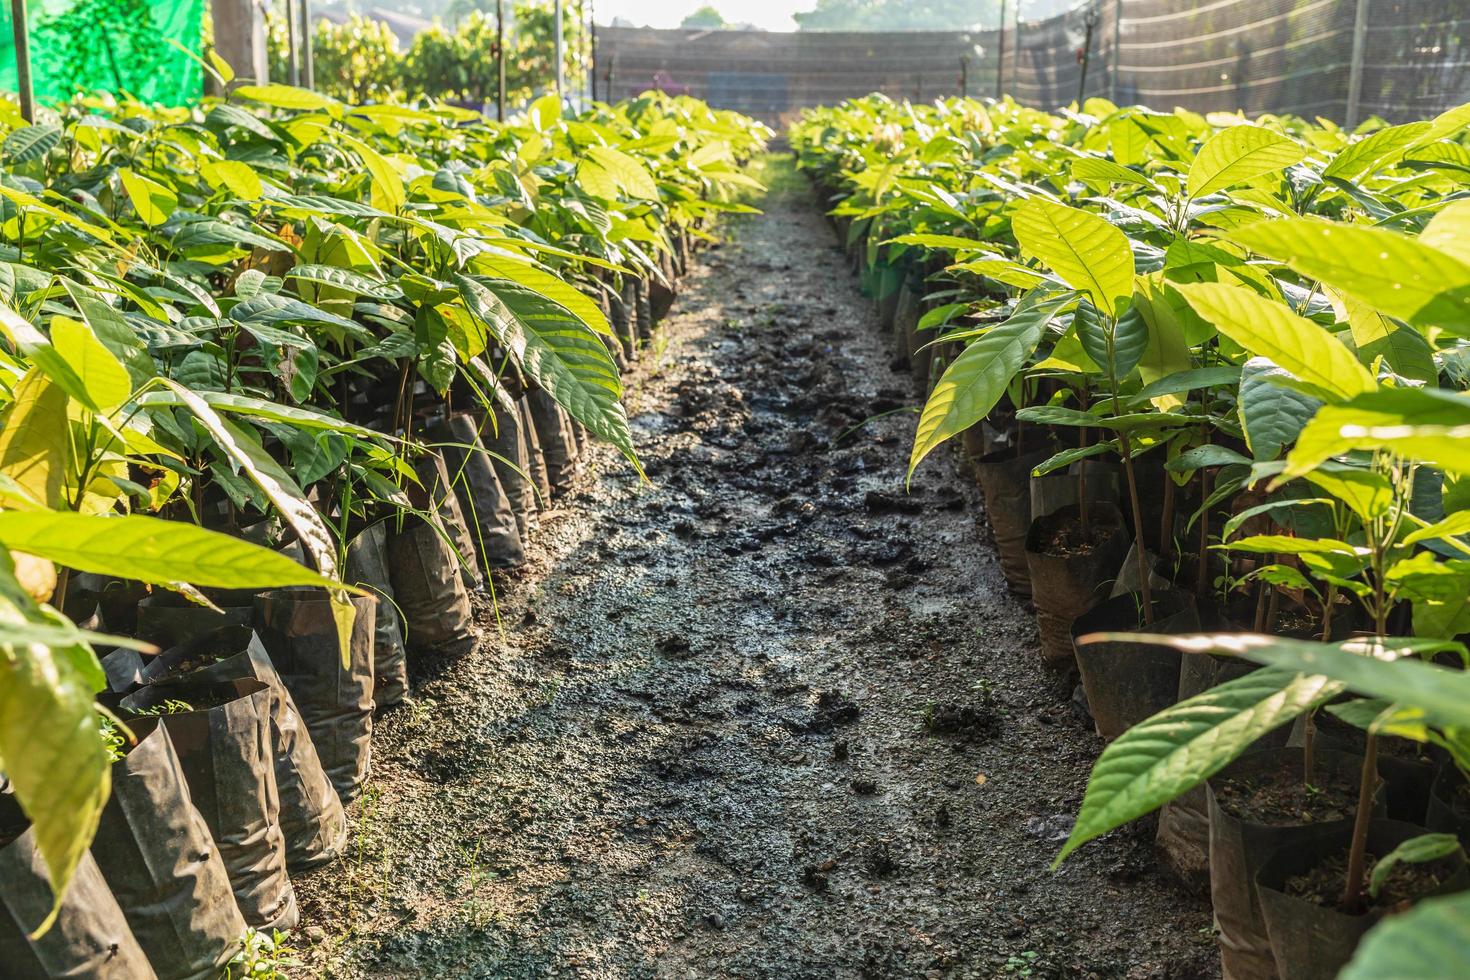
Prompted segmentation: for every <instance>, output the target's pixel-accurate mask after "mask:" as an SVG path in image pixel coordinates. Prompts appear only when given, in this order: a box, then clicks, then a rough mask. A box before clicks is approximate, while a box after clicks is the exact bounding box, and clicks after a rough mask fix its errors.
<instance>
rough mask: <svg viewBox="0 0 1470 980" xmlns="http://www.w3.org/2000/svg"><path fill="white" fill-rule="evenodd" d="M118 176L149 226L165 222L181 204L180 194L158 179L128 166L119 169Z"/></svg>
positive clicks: (139, 214)
mask: <svg viewBox="0 0 1470 980" xmlns="http://www.w3.org/2000/svg"><path fill="white" fill-rule="evenodd" d="M117 176H118V179H119V180H121V181H122V185H123V190H125V191H127V194H128V200H130V201H132V202H133V210H135V211H137V212H138V217H139V218H142V219H143V223H144V224H146V225H148V226H149V227H153V226H155V225H161V224H163V223H164V222H165V221H167V220H168V216H169V215H171V214H173V213H174V208H176V207H178V206H179V195H178V194H176V193H174V191H173V190H172V188H168V187H165V186H163V185H162V184H160V183H159V182H158V181H156V180H151V179H149V178H147V177H144V176H142V175H141V174H135V173H133V172H132V171H131V170H128V169H126V168H124V169H122V170H119V171H118V172H117Z"/></svg>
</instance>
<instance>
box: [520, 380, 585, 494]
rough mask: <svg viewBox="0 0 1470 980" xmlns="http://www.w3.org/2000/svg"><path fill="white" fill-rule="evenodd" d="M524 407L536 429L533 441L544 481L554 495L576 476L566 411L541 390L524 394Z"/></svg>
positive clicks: (574, 444)
mask: <svg viewBox="0 0 1470 980" xmlns="http://www.w3.org/2000/svg"><path fill="white" fill-rule="evenodd" d="M526 404H527V406H528V407H529V409H530V411H531V420H532V422H533V423H534V425H535V426H536V441H537V442H538V443H539V444H540V446H541V457H542V458H543V459H544V460H545V461H546V480H547V483H549V484H550V485H551V492H552V494H553V495H554V496H557V497H559V496H561V495H562V494H564V493H566V492H567V491H568V490H570V489H571V487H572V482H573V481H574V480H575V478H576V476H577V437H576V436H575V435H573V434H572V430H571V426H570V424H569V421H568V419H567V414H566V412H564V411H562V408H561V406H560V405H558V404H557V403H556V399H555V398H552V397H551V395H550V394H548V393H547V392H545V391H542V390H540V389H537V390H536V391H530V392H527V393H526Z"/></svg>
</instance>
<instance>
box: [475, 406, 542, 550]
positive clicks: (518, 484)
mask: <svg viewBox="0 0 1470 980" xmlns="http://www.w3.org/2000/svg"><path fill="white" fill-rule="evenodd" d="M493 414H494V419H493V420H492V419H491V418H490V417H488V416H487V417H486V418H485V420H484V424H483V425H480V426H479V431H480V444H481V445H482V446H484V447H485V448H486V449H488V450H490V452H492V453H494V454H495V457H492V458H491V461H490V462H491V466H492V467H493V468H494V469H495V475H496V477H498V478H499V480H500V486H501V488H502V489H504V490H505V497H506V500H507V501H508V502H509V504H510V509H511V512H512V514H513V515H514V516H515V522H516V531H517V532H518V533H519V534H520V538H521V547H522V549H523V550H524V548H525V547H526V546H527V545H529V544H530V543H531V516H532V515H533V514H535V513H536V488H535V486H534V485H533V484H532V483H531V480H530V472H531V469H530V466H531V454H530V452H529V451H528V449H527V447H526V440H525V436H524V435H522V433H521V413H520V412H519V411H517V410H516V408H515V404H514V403H511V404H510V405H509V406H502V405H500V404H499V403H498V402H497V404H496V407H495V409H494V413H493Z"/></svg>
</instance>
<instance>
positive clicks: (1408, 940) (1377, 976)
mask: <svg viewBox="0 0 1470 980" xmlns="http://www.w3.org/2000/svg"><path fill="white" fill-rule="evenodd" d="M1467 962H1470V893H1463V892H1462V893H1460V894H1457V895H1451V896H1449V897H1448V898H1431V899H1426V900H1424V901H1422V902H1419V903H1417V904H1416V905H1415V906H1414V907H1413V908H1411V909H1409V911H1407V912H1404V913H1402V914H1401V915H1391V916H1388V917H1387V918H1385V919H1383V920H1382V921H1381V922H1379V923H1378V924H1377V925H1376V926H1374V927H1373V928H1372V929H1370V930H1369V931H1368V934H1367V935H1366V936H1364V937H1363V941H1362V943H1360V944H1359V945H1358V949H1357V952H1355V953H1354V954H1353V958H1352V960H1351V961H1350V962H1349V963H1348V965H1347V966H1345V967H1343V969H1342V972H1341V973H1339V974H1338V975H1337V976H1338V980H1424V978H1425V977H1443V976H1449V975H1451V974H1453V973H1454V972H1455V970H1456V969H1457V968H1458V967H1459V966H1460V965H1462V964H1464V963H1467Z"/></svg>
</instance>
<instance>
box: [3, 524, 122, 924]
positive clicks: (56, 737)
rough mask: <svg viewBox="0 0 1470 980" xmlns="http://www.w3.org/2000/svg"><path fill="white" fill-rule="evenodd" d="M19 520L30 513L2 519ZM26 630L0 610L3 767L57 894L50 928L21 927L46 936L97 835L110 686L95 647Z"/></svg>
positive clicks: (11, 612) (106, 776) (18, 618)
mask: <svg viewBox="0 0 1470 980" xmlns="http://www.w3.org/2000/svg"><path fill="white" fill-rule="evenodd" d="M17 516H28V515H15V514H0V518H6V517H17ZM7 564H8V562H7ZM7 575H8V572H7ZM26 626H27V624H26V621H25V619H24V618H23V616H22V614H21V613H20V612H19V611H18V610H17V609H16V608H15V607H14V606H12V605H10V604H9V603H7V604H6V608H5V609H4V610H3V612H0V769H4V771H5V775H6V776H7V777H8V778H9V780H10V783H11V786H12V787H13V788H14V791H15V797H16V800H17V801H18V802H19V803H20V805H21V808H22V809H23V810H24V811H25V813H26V816H28V817H30V819H31V823H32V824H33V826H34V828H35V836H36V846H37V848H38V849H39V850H40V852H41V856H42V857H43V858H44V859H45V861H46V871H47V875H48V876H49V877H50V879H51V889H52V891H53V892H54V894H55V904H54V905H53V907H52V910H51V914H50V915H49V916H47V918H46V919H45V920H44V921H43V922H26V923H21V925H22V926H23V927H25V928H27V929H35V930H36V931H37V932H39V931H41V930H43V929H46V928H49V927H50V924H51V922H52V921H53V920H54V919H55V916H56V912H57V910H58V909H59V908H60V907H61V900H62V898H63V897H64V896H65V894H66V888H67V884H68V882H70V881H71V876H72V873H73V871H75V870H76V866H77V862H78V861H80V860H81V858H82V855H83V854H84V853H86V850H87V847H88V846H89V845H90V844H91V843H92V838H93V837H94V836H95V835H96V833H97V821H98V820H99V819H100V818H101V815H102V807H103V805H104V804H105V803H106V802H107V794H108V791H109V788H110V777H111V759H110V757H109V756H108V753H107V749H106V746H105V745H104V744H103V741H102V738H101V736H100V735H99V733H98V726H97V713H96V708H95V707H94V706H93V698H94V697H95V695H96V694H97V692H98V691H100V690H102V689H103V687H104V686H105V681H104V680H103V677H102V669H101V666H100V665H99V664H98V663H97V658H96V656H95V655H94V654H93V653H92V650H91V648H90V647H88V646H86V645H85V644H84V643H81V642H77V641H73V642H72V643H70V644H67V645H60V644H58V645H50V644H47V643H39V642H34V641H32V640H30V639H28V638H27V636H26V633H27V632H28V630H27V629H26Z"/></svg>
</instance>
